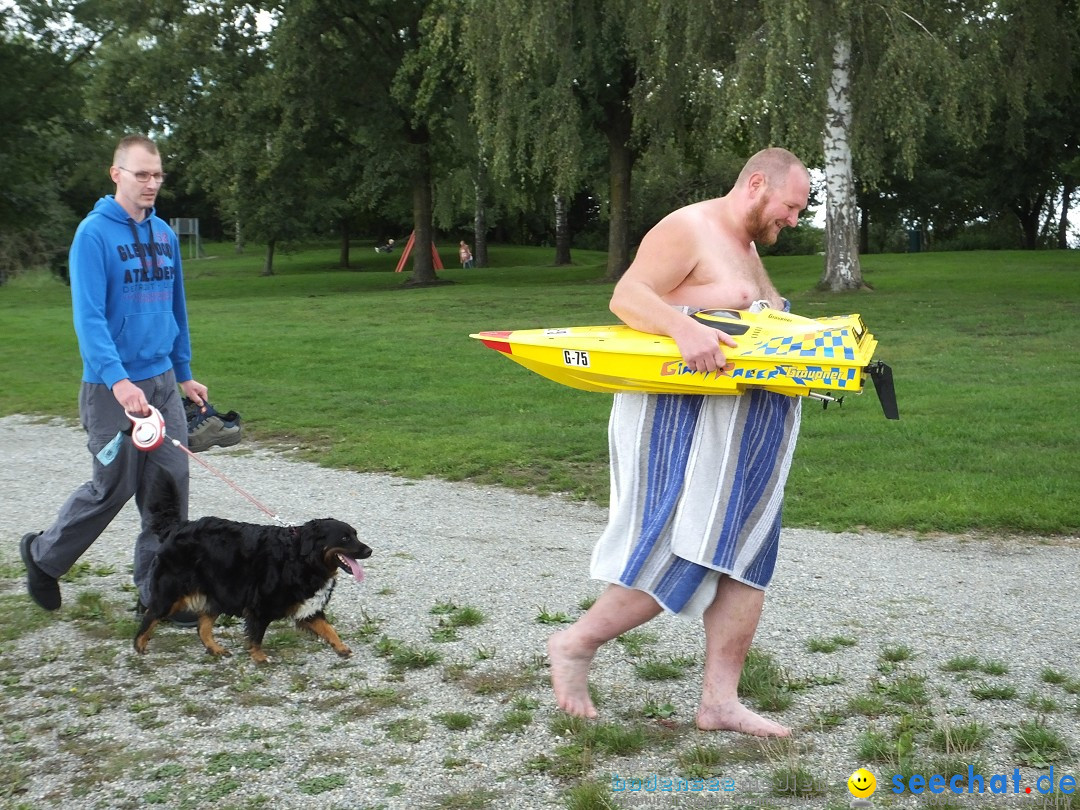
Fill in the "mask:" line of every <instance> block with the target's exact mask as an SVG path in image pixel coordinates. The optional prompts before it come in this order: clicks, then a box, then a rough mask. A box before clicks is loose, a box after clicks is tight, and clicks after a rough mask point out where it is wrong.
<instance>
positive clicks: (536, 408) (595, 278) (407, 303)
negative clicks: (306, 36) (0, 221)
mask: <svg viewBox="0 0 1080 810" xmlns="http://www.w3.org/2000/svg"><path fill="white" fill-rule="evenodd" d="M207 252H208V253H210V254H212V257H211V258H206V259H200V260H186V261H185V275H186V278H187V290H188V304H189V311H190V317H191V326H192V340H193V344H194V351H195V361H194V369H195V374H196V378H197V379H199V380H201V381H202V382H204V383H206V384H207V385H208V386H209V388H210V395H211V401H212V402H214V404H216V405H218V406H219V407H222V408H223V409H226V410H228V409H235V410H237V411H239V412H240V413H241V414H242V415H243V417H244V421H245V425H246V430H247V436H248V437H249V438H250V439H252V440H254V441H259V442H265V443H268V444H272V445H276V446H281V447H287V448H296V451H297V452H298V453H299V454H301V455H302V456H304V457H306V458H310V459H316V460H318V461H320V462H321V463H324V464H327V465H331V466H337V467H348V468H350V469H356V470H368V471H389V472H393V473H397V474H400V475H405V476H427V475H433V476H439V477H442V478H446V479H450V480H472V481H476V482H482V483H494V484H500V485H506V486H511V487H519V488H525V489H530V490H534V491H541V492H565V493H569V494H570V495H572V496H574V497H582V498H589V499H592V500H596V501H599V502H603V501H605V499H606V497H607V486H608V473H607V449H606V422H607V412H608V408H609V405H610V396H608V395H604V394H592V393H585V392H581V391H576V390H573V389H570V388H565V387H563V386H559V385H557V384H555V383H552V382H550V381H548V380H545V379H543V378H541V377H539V376H537V375H535V374H533V373H531V372H529V371H527V370H525V369H523V368H521V367H520V366H517V365H516V364H513V363H511V362H508V361H507V360H505V359H503V358H501V357H499V356H498V355H497V354H495V353H494V352H492V351H491V350H489V349H486V348H484V347H483V346H482V345H481V344H479V343H478V342H476V341H473V340H471V339H469V337H468V335H469V333H471V332H476V331H479V330H485V329H514V328H518V329H524V328H535V327H541V326H548V327H554V326H570V325H581V324H600V323H610V322H612V321H613V316H611V315H610V313H609V312H608V310H607V301H608V298H609V296H610V293H611V284H610V283H609V282H605V281H603V272H604V258H605V257H604V255H603V254H601V253H595V252H587V251H575V252H574V260H575V262H576V264H575V265H574V266H573V267H570V268H555V267H551V266H549V264H548V263H549V262H550V261H551V258H552V255H553V251H551V250H548V249H530V248H512V247H500V246H495V247H493V248H492V250H491V263H492V265H493V266H492V267H491V268H488V269H482V270H468V271H466V270H460V269H457V261H456V255H453V254H454V252H453V251H450V250H444V251H443V253H444V254H445V255H444V256H443V259H444V262H445V264H446V266H447V267H448V268H450V269H448V270H446V271H445V272H443V273H441V276H442V277H443V278H445V279H448V280H452V281H454V282H456V283H454V284H448V285H444V286H438V287H430V288H423V289H403V288H402V286H401V285H402V283H403V282H404V281H405V279H406V278H407V273H403V274H400V275H398V274H395V273H393V272H392V271H393V269H394V266H395V264H396V263H397V259H398V256H397V255H389V256H387V255H382V254H375V253H374V251H372V250H371V248H370V246H369V245H366V244H365V245H364V246H358V247H356V248H354V251H353V264H354V268H353V269H352V270H340V269H336V268H335V267H334V265H335V263H336V261H337V249H336V247H325V248H321V247H315V248H311V249H307V250H303V251H298V252H295V253H292V254H284V255H283V254H279V255H278V257H277V259H276V261H275V270H276V274H275V275H273V276H270V277H263V276H261V275H260V272H261V268H262V258H263V257H262V254H261V252H260V251H258V250H254V249H249V251H248V253H247V254H245V255H241V256H237V255H235V254H234V253H233V251H232V247H231V246H229V245H209V246H207ZM821 262H822V259H821V258H820V257H817V256H806V257H776V258H769V259H767V261H766V264H767V266H768V268H769V271H770V273H771V275H772V277H773V279H774V281H775V283H776V285H777V287H778V288H779V289H780V291H781V293H783V294H784V295H785V296H787V297H788V298H790V299H791V300H792V306H793V310H794V311H795V312H797V313H799V314H802V315H808V316H815V315H828V314H846V313H850V312H858V313H860V314H861V315H862V316H863V318H864V320H865V321H866V323H867V325H868V326H869V328H870V330H871V331H872V332H873V333H874V334H875V335H876V336H877V338H878V340H879V346H878V351H877V355H876V357H877V358H879V359H882V360H884V361H885V362H887V363H889V364H890V365H891V366H892V367H893V370H894V374H895V376H896V390H897V398H898V402H899V407H900V415H901V419H900V420H899V421H895V422H894V421H887V420H886V419H885V418H884V417H883V415H882V413H881V409H880V407H879V406H878V403H877V400H876V397H875V396H874V394H873V391H872V386H870V387H869V391H868V393H867V396H865V397H861V398H849V399H848V400H847V402H845V404H844V406H843V408H839V409H838V408H836V407H830V408H829V409H828V410H822V409H821V408H820V407H819V406H818V405H816V404H815V403H813V402H811V401H806V403H805V411H804V417H803V427H802V434H801V438H800V442H799V447H798V450H797V452H796V456H795V463H794V467H793V470H792V474H791V478H790V482H789V487H788V497H787V501H786V506H785V512H784V522H785V524H786V525H789V526H807V527H820V528H826V529H835V530H840V529H848V528H853V527H867V528H871V529H877V530H914V531H926V532H933V531H946V532H960V531H987V532H1001V533H1039V534H1048V535H1052V534H1076V533H1078V532H1080V474H1078V472H1077V471H1078V470H1080V438H1078V436H1077V432H1078V431H1077V428H1078V427H1080V419H1078V417H1077V415H1076V414H1077V411H1076V408H1077V401H1078V398H1080V359H1078V356H1077V349H1078V348H1080V253H1077V252H1075V251H1072V252H1063V251H1042V252H1034V253H1027V252H975V253H923V254H912V255H880V256H878V255H871V256H864V257H863V259H862V265H863V272H864V276H865V279H866V281H867V282H869V283H870V284H872V285H873V287H874V290H873V291H872V292H859V293H848V294H826V293H820V292H817V291H815V290H814V285H815V283H816V282H817V280H818V278H819V276H820V274H821ZM357 265H358V266H357ZM0 335H2V341H0V390H2V391H3V397H2V398H0V415H6V414H12V413H27V414H44V415H59V416H64V417H75V415H76V398H77V388H78V383H79V375H80V371H81V365H80V363H79V360H78V350H77V345H76V342H75V336H74V333H73V330H72V328H71V317H70V302H69V297H68V290H67V288H66V287H65V286H64V285H63V284H61V283H59V282H56V281H55V280H53V279H51V278H49V277H47V276H45V275H29V276H26V277H23V278H20V279H16V280H15V281H14V282H13V283H11V284H9V285H7V286H4V287H0Z"/></svg>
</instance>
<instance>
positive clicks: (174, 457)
mask: <svg viewBox="0 0 1080 810" xmlns="http://www.w3.org/2000/svg"><path fill="white" fill-rule="evenodd" d="M109 176H110V177H111V179H112V181H113V183H115V184H116V193H115V194H110V195H106V196H104V197H102V198H101V199H100V200H98V201H97V204H96V205H95V206H94V208H93V210H92V211H91V212H90V213H89V214H88V215H87V216H86V218H85V219H84V220H83V221H82V222H81V223H80V224H79V227H78V229H77V230H76V231H75V238H74V240H73V241H72V243H71V250H70V252H69V264H70V268H71V269H70V273H71V308H72V319H73V320H74V324H75V334H76V337H77V338H78V342H79V354H80V355H82V362H83V371H82V384H81V388H80V391H79V417H80V419H81V421H82V426H83V428H84V429H85V430H86V433H87V437H88V440H87V449H88V450H89V451H90V463H91V465H92V467H93V471H92V477H91V479H90V480H89V481H87V482H86V483H85V484H83V485H82V486H81V487H79V488H78V489H77V490H75V492H74V493H73V494H72V495H71V497H69V498H68V500H67V502H66V503H65V504H64V505H63V506H62V507H61V509H60V513H59V515H58V516H57V519H56V522H55V523H53V525H52V526H50V527H49V528H47V529H46V530H45V531H43V532H32V533H30V534H27V535H25V536H24V537H23V538H22V541H21V543H20V552H21V554H22V558H23V562H24V563H25V565H26V571H27V589H28V590H29V592H30V596H31V597H32V598H33V600H34V601H35V602H37V604H38V605H40V606H41V607H43V608H44V609H45V610H56V609H57V608H59V607H60V602H61V599H60V585H59V582H58V580H59V579H60V577H62V576H63V575H64V574H65V573H66V572H67V571H68V570H69V569H70V568H71V567H72V566H73V565H74V564H75V562H76V560H78V559H79V557H81V556H82V555H83V553H84V552H85V551H86V550H87V549H88V548H89V547H90V546H91V545H92V544H93V542H94V541H95V540H97V538H98V536H100V535H101V533H102V532H103V531H105V529H106V528H107V527H108V525H109V523H110V522H112V519H113V518H114V517H116V514H117V513H118V512H119V511H120V509H121V508H122V507H123V506H124V504H126V503H127V502H128V501H129V500H130V499H131V496H132V495H134V496H135V502H136V504H138V506H139V508H140V510H141V509H142V506H143V504H144V503H145V501H146V495H147V491H148V489H149V487H150V485H151V483H152V481H153V479H154V478H155V476H156V475H158V474H160V473H161V472H165V473H167V474H168V475H170V476H171V477H172V478H173V479H174V480H175V481H176V482H177V485H178V486H179V488H180V496H181V499H180V500H181V502H180V513H181V515H182V516H183V517H184V518H186V517H187V508H188V462H187V455H186V454H185V453H183V452H181V451H180V450H178V449H177V448H175V447H173V446H171V445H170V444H169V443H168V442H166V443H165V444H163V445H161V446H160V447H158V448H157V449H156V450H153V451H150V452H145V451H142V450H139V449H137V448H136V447H135V446H134V445H133V444H132V442H131V439H130V438H129V436H128V435H127V433H125V431H127V430H129V429H130V428H131V421H130V420H129V419H128V417H127V416H126V415H125V411H127V412H128V413H131V414H134V415H136V416H145V415H148V414H149V413H150V407H149V406H151V405H153V406H154V407H155V408H157V409H158V410H159V411H160V412H161V415H162V416H163V417H164V420H165V430H166V433H167V434H168V436H169V437H170V438H172V439H176V440H178V441H180V442H183V443H185V444H186V442H187V418H186V416H185V414H184V405H183V403H182V398H181V395H180V392H179V391H178V390H177V384H178V383H179V387H180V388H181V389H183V392H184V394H185V395H186V396H187V397H188V398H189V399H190V400H191V401H192V402H194V403H195V404H196V405H198V406H202V405H203V404H204V403H205V402H206V395H207V392H206V386H205V385H203V384H202V383H200V382H197V381H196V380H194V379H193V378H192V375H191V340H190V336H189V334H188V318H187V306H186V303H185V296H184V281H183V273H182V270H181V262H180V243H179V240H178V239H177V237H176V234H175V233H173V231H172V229H171V228H170V227H169V226H168V224H166V222H165V221H164V220H162V219H159V218H158V217H157V215H156V214H155V212H154V202H155V201H156V199H157V195H158V191H159V190H160V188H161V185H162V183H164V182H165V173H164V172H163V171H162V170H161V155H160V154H158V148H157V145H156V144H155V143H154V142H153V141H152V140H150V139H149V138H146V137H144V136H142V135H129V136H127V137H125V138H124V139H122V140H121V141H120V143H119V144H118V145H117V147H116V151H115V153H114V154H113V165H112V167H111V168H110V169H109ZM147 525H148V520H147V516H145V515H144V516H143V529H142V531H141V532H140V533H139V536H138V537H137V538H136V540H135V564H134V579H135V585H136V587H137V588H138V591H139V599H140V601H141V603H142V604H143V605H145V604H148V603H149V601H150V592H149V585H150V573H151V566H152V565H153V562H154V559H155V555H156V554H157V549H158V545H159V540H158V538H157V536H156V535H154V534H152V533H151V532H150V531H149V530H148V529H147V528H146V526H147ZM192 618H193V617H179V618H177V617H176V616H175V615H174V619H176V620H177V623H181V622H184V621H190V620H191V619H192Z"/></svg>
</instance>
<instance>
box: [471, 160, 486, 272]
mask: <svg viewBox="0 0 1080 810" xmlns="http://www.w3.org/2000/svg"><path fill="white" fill-rule="evenodd" d="M473 186H474V188H475V189H476V210H475V211H474V214H473V242H474V243H475V244H474V245H473V263H474V264H475V265H476V266H477V267H487V266H488V244H487V164H485V163H484V160H483V158H481V159H480V160H479V161H477V165H476V180H475V181H474V183H473Z"/></svg>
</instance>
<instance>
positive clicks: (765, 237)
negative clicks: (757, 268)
mask: <svg viewBox="0 0 1080 810" xmlns="http://www.w3.org/2000/svg"><path fill="white" fill-rule="evenodd" d="M768 202H769V201H768V199H766V198H765V197H762V198H761V200H759V201H758V203H757V204H756V205H755V206H754V207H753V208H751V209H750V210H749V211H747V212H746V230H747V232H748V233H749V234H750V239H751V240H752V241H753V242H754V244H755V245H772V244H775V243H776V238H777V237H778V236H779V235H780V230H779V229H777V231H776V233H775V234H774V233H773V228H774V227H775V225H776V222H775V221H774V220H771V219H765V217H763V216H762V212H763V211H764V210H765V206H766V205H767V204H768Z"/></svg>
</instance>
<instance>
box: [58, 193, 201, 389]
mask: <svg viewBox="0 0 1080 810" xmlns="http://www.w3.org/2000/svg"><path fill="white" fill-rule="evenodd" d="M69 265H70V276H71V308H72V319H73V320H74V322H75V334H76V335H77V336H78V338H79V354H81V355H82V360H83V377H82V378H83V380H84V381H85V382H89V383H103V384H105V385H107V386H108V387H109V388H110V389H111V388H112V387H113V386H114V385H115V384H116V383H118V382H119V381H120V380H123V379H125V378H126V379H130V380H131V381H132V382H135V381H138V380H145V379H148V378H150V377H154V376H157V375H158V374H163V373H165V372H166V371H168V370H169V369H170V368H171V369H173V370H174V371H175V372H176V380H177V382H186V381H187V380H190V379H191V338H190V336H189V334H188V321H187V304H186V302H185V300H184V279H183V273H182V271H181V267H180V242H179V240H178V239H177V238H176V234H175V233H173V230H172V228H170V227H169V226H168V224H167V223H166V222H165V220H163V219H159V218H158V217H157V216H156V215H155V214H154V210H153V209H151V210H150V212H149V215H148V216H147V217H145V218H144V219H143V221H142V222H136V221H135V220H133V219H132V218H131V217H130V216H128V213H127V211H125V210H124V209H123V208H122V207H121V206H120V203H118V202H117V201H116V200H115V198H114V197H113V195H111V194H109V195H107V196H105V197H102V198H101V199H100V200H98V201H97V204H96V205H95V206H94V210H93V211H91V212H90V213H89V214H87V216H86V219H84V220H83V221H82V222H81V223H80V224H79V227H78V229H77V230H76V231H75V238H74V240H73V241H72V243H71V251H70V253H69Z"/></svg>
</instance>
